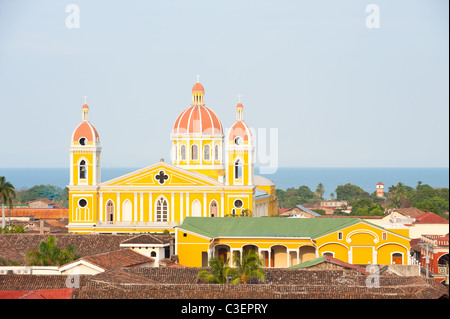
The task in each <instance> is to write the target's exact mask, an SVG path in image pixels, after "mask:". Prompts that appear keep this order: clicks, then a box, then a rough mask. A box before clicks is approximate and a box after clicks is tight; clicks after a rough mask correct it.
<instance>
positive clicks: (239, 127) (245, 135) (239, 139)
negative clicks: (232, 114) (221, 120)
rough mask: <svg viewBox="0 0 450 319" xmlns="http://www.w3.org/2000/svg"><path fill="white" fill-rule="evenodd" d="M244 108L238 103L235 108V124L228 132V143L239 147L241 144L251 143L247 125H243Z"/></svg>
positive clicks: (250, 133) (250, 134)
mask: <svg viewBox="0 0 450 319" xmlns="http://www.w3.org/2000/svg"><path fill="white" fill-rule="evenodd" d="M243 111H244V106H243V105H242V103H241V102H240V101H239V103H238V105H237V106H236V123H234V125H233V126H232V127H231V128H230V131H229V132H228V138H227V140H228V143H229V144H235V145H241V144H242V143H248V142H249V141H251V138H252V132H251V130H250V128H249V127H248V125H247V124H245V123H244V113H243Z"/></svg>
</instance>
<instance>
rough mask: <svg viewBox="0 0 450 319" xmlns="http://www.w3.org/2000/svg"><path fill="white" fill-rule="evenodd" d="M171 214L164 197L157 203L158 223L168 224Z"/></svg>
mask: <svg viewBox="0 0 450 319" xmlns="http://www.w3.org/2000/svg"><path fill="white" fill-rule="evenodd" d="M168 212H169V205H168V203H167V200H166V199H165V198H164V197H161V198H159V199H158V201H157V203H156V221H157V222H166V221H167V216H168Z"/></svg>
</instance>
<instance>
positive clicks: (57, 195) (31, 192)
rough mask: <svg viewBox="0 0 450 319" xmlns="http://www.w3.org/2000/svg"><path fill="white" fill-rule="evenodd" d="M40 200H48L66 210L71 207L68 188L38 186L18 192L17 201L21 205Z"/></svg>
mask: <svg viewBox="0 0 450 319" xmlns="http://www.w3.org/2000/svg"><path fill="white" fill-rule="evenodd" d="M40 198H46V199H48V200H51V201H53V202H55V203H57V204H59V205H61V206H63V207H66V208H67V207H69V189H68V188H67V187H65V188H60V187H58V186H54V185H36V186H33V187H31V188H29V189H25V190H20V191H18V192H17V199H18V200H19V202H21V203H26V202H31V201H33V200H36V199H40Z"/></svg>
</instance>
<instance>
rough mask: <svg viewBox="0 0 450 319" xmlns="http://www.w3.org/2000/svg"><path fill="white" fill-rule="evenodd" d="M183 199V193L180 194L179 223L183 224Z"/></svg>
mask: <svg viewBox="0 0 450 319" xmlns="http://www.w3.org/2000/svg"><path fill="white" fill-rule="evenodd" d="M183 198H184V193H180V223H182V222H183V211H184V206H183V205H184V203H183Z"/></svg>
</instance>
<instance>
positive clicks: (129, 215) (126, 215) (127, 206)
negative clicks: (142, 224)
mask: <svg viewBox="0 0 450 319" xmlns="http://www.w3.org/2000/svg"><path fill="white" fill-rule="evenodd" d="M122 214H123V218H122V220H123V221H124V222H131V221H133V205H132V204H131V202H130V200H128V199H127V200H125V201H124V202H123V213H122Z"/></svg>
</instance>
